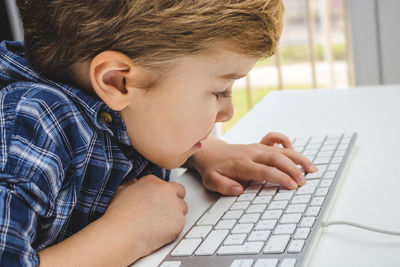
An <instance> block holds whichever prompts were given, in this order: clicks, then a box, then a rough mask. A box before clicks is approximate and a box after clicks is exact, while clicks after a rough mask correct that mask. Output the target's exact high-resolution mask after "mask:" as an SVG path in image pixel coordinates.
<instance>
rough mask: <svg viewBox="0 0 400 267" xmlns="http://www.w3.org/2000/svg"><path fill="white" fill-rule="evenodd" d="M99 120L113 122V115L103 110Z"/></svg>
mask: <svg viewBox="0 0 400 267" xmlns="http://www.w3.org/2000/svg"><path fill="white" fill-rule="evenodd" d="M99 120H100V121H101V122H102V123H111V122H112V117H111V115H110V113H108V112H104V111H101V112H99Z"/></svg>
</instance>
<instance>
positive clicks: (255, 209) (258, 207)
mask: <svg viewBox="0 0 400 267" xmlns="http://www.w3.org/2000/svg"><path fill="white" fill-rule="evenodd" d="M266 208H267V204H253V205H250V207H248V208H247V210H246V213H263V212H264V210H265V209H266Z"/></svg>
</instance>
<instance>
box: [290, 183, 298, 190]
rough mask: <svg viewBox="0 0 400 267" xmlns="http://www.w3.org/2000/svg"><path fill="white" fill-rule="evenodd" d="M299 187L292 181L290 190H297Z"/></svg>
mask: <svg viewBox="0 0 400 267" xmlns="http://www.w3.org/2000/svg"><path fill="white" fill-rule="evenodd" d="M298 187H299V186H298V185H297V184H296V183H295V181H290V189H292V190H294V189H297V188H298Z"/></svg>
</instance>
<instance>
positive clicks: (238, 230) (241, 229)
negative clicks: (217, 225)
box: [232, 223, 254, 234]
mask: <svg viewBox="0 0 400 267" xmlns="http://www.w3.org/2000/svg"><path fill="white" fill-rule="evenodd" d="M253 226H254V224H252V223H242V224H240V223H239V224H236V226H235V227H234V228H233V229H232V234H242V233H243V234H248V233H250V232H251V230H252V229H253Z"/></svg>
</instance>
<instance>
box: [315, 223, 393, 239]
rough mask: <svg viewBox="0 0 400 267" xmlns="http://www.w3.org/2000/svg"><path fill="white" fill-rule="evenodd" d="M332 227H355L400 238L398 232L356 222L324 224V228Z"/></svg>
mask: <svg viewBox="0 0 400 267" xmlns="http://www.w3.org/2000/svg"><path fill="white" fill-rule="evenodd" d="M331 225H347V226H353V227H357V228H361V229H364V230H368V231H372V232H377V233H381V234H387V235H397V236H400V232H397V231H390V230H385V229H380V228H376V227H372V226H368V225H362V224H359V223H354V222H346V221H330V222H326V223H322V226H324V227H328V226H331Z"/></svg>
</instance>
